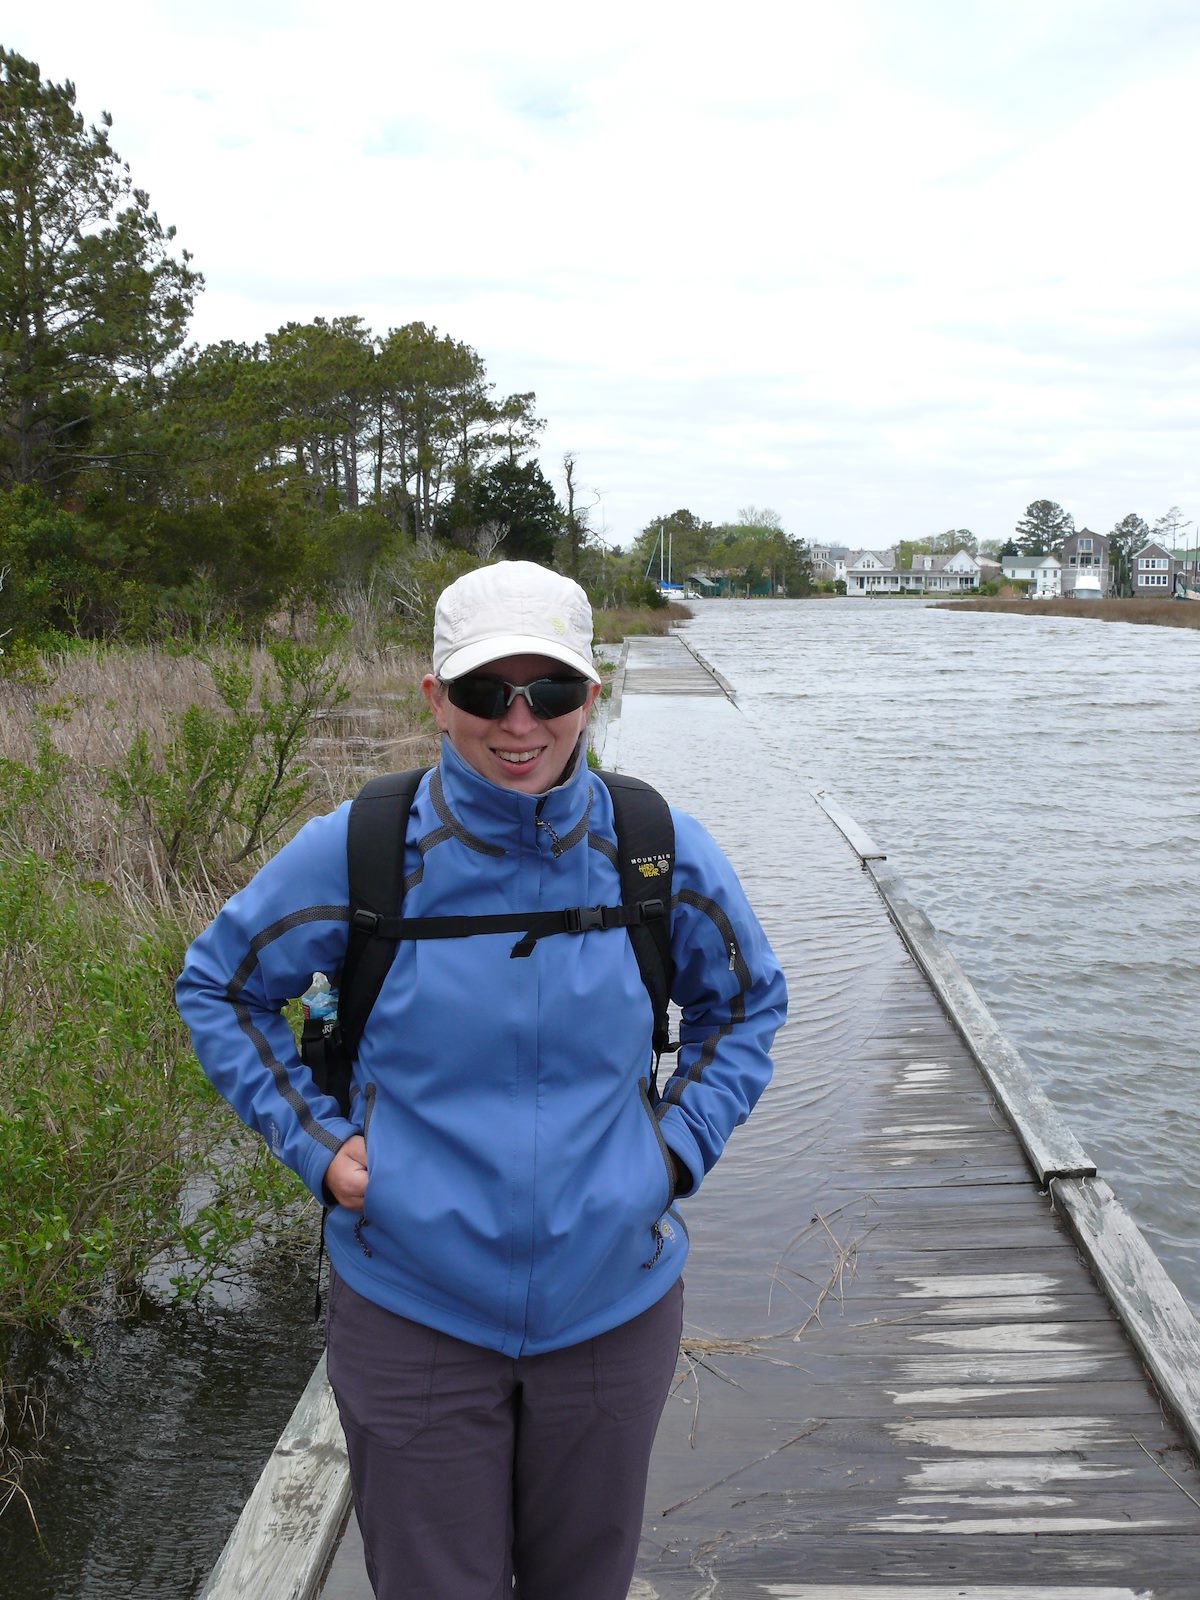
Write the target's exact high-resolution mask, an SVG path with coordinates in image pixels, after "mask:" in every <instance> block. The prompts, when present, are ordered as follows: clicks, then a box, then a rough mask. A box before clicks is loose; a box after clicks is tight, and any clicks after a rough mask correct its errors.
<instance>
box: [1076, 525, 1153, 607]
mask: <svg viewBox="0 0 1200 1600" xmlns="http://www.w3.org/2000/svg"><path fill="white" fill-rule="evenodd" d="M1163 553H1164V555H1165V554H1166V552H1165V551H1164V552H1163ZM1061 559H1062V592H1063V595H1064V596H1065V597H1066V598H1068V599H1069V598H1070V597H1071V596H1072V595H1074V594H1076V592H1077V591H1078V593H1079V595H1080V596H1082V595H1084V594H1087V593H1089V592H1090V593H1092V594H1101V595H1105V594H1107V593H1108V592H1109V590H1110V589H1111V588H1112V573H1111V571H1110V568H1109V564H1108V535H1107V534H1103V533H1093V532H1092V530H1091V529H1090V528H1080V529H1079V531H1078V533H1071V534H1068V535H1067V537H1066V538H1065V539H1064V540H1063V547H1062V558H1061Z"/></svg>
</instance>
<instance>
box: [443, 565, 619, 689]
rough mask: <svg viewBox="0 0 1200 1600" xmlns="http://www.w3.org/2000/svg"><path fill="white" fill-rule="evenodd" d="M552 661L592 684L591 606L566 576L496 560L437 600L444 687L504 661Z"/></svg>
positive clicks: (596, 677) (596, 675)
mask: <svg viewBox="0 0 1200 1600" xmlns="http://www.w3.org/2000/svg"><path fill="white" fill-rule="evenodd" d="M526 655H535V656H550V657H551V659H552V660H554V661H561V662H562V663H563V665H564V666H568V667H571V668H572V669H573V670H574V671H576V672H580V673H582V674H583V675H584V677H586V678H590V679H591V680H592V682H593V683H599V682H600V674H599V673H598V672H597V671H596V669H595V667H594V666H593V665H592V608H591V606H590V605H589V603H588V597H587V595H586V594H584V592H583V590H582V589H581V588H580V587H579V585H578V584H577V583H576V582H575V581H574V580H573V579H571V578H564V577H563V576H562V575H561V574H560V573H557V572H551V571H550V569H549V568H548V567H539V566H538V565H537V563H536V562H535V561H497V562H496V563H495V564H494V565H493V566H490V567H479V568H477V569H476V571H474V572H468V573H465V574H464V575H463V576H462V577H461V578H457V579H456V580H455V581H454V582H453V583H452V584H450V586H449V587H448V588H446V589H443V590H442V593H441V594H440V595H439V596H438V603H437V609H436V610H435V611H434V615H433V670H434V672H435V674H436V675H437V676H438V677H439V678H441V679H442V681H443V682H445V683H448V682H450V681H451V680H452V679H454V678H461V677H462V676H463V675H464V674H465V673H468V672H474V671H475V669H476V668H477V667H482V666H486V664H487V663H488V662H489V661H498V660H499V659H500V658H501V657H502V656H526Z"/></svg>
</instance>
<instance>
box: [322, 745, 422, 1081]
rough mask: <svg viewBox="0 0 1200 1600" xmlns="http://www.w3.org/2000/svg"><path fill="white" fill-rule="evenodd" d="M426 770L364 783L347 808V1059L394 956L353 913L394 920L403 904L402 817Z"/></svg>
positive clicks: (341, 996) (341, 991) (342, 1022)
mask: <svg viewBox="0 0 1200 1600" xmlns="http://www.w3.org/2000/svg"><path fill="white" fill-rule="evenodd" d="M428 771H429V768H428V767H414V768H413V769H412V770H411V771H409V772H388V773H384V774H383V775H382V776H381V777H378V778H372V779H370V781H369V782H367V783H365V784H364V785H363V786H362V788H361V789H360V790H359V791H358V793H357V795H355V797H354V799H353V800H352V801H351V803H350V818H349V822H348V824H347V829H346V861H347V866H348V868H349V876H350V935H349V939H348V941H347V944H346V958H345V960H344V961H343V963H342V972H341V978H340V980H339V983H338V1028H339V1031H340V1033H341V1040H342V1044H343V1046H344V1047H345V1050H346V1053H347V1055H348V1056H349V1058H350V1059H351V1060H353V1059H354V1057H355V1056H357V1054H358V1042H359V1040H360V1039H361V1038H362V1032H363V1029H364V1028H365V1027H366V1024H367V1018H368V1017H369V1016H370V1015H371V1010H372V1007H373V1006H374V1004H375V1001H376V999H377V998H378V995H379V991H380V989H381V988H382V987H383V980H384V979H385V978H386V977H387V975H388V970H389V969H390V967H391V965H392V959H393V957H394V956H395V954H396V942H395V940H394V939H386V938H384V939H381V938H378V937H375V936H373V935H372V934H371V933H370V932H368V931H366V930H365V929H364V928H363V927H362V926H361V925H360V922H359V921H358V920H356V917H355V913H356V912H358V911H366V912H370V913H373V914H374V915H375V916H376V917H378V918H384V917H394V916H396V914H397V913H398V912H399V910H400V906H401V903H402V901H403V899H404V836H405V834H406V833H407V831H408V814H409V811H410V810H411V809H412V803H413V798H414V796H415V795H416V792H417V789H418V788H419V786H420V783H421V779H422V778H423V777H424V776H425V774H426V773H427V772H428Z"/></svg>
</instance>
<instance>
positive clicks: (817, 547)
mask: <svg viewBox="0 0 1200 1600" xmlns="http://www.w3.org/2000/svg"><path fill="white" fill-rule="evenodd" d="M831 554H832V552H831V551H830V548H829V546H828V545H827V544H810V545H809V547H808V559H809V563H810V565H811V567H812V578H813V582H814V583H832V582H833V580H834V578H835V576H836V574H835V572H834V570H833V562H832V560H831V559H830V557H831Z"/></svg>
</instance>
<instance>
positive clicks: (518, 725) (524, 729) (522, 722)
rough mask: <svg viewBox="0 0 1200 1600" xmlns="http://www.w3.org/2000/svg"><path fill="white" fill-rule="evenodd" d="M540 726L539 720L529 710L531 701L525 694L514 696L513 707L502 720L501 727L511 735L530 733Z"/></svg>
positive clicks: (510, 707) (511, 706)
mask: <svg viewBox="0 0 1200 1600" xmlns="http://www.w3.org/2000/svg"><path fill="white" fill-rule="evenodd" d="M537 725H538V720H537V718H536V717H535V716H534V714H533V712H532V711H531V710H530V709H529V701H528V700H526V698H525V696H524V695H523V694H515V695H513V699H512V705H510V706H509V708H508V710H507V711H506V712H505V713H504V715H503V716H502V717H501V718H500V726H501V727H502V728H506V729H507V730H508V732H509V733H530V732H531V731H532V730H533V729H534V728H536V727H537Z"/></svg>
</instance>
